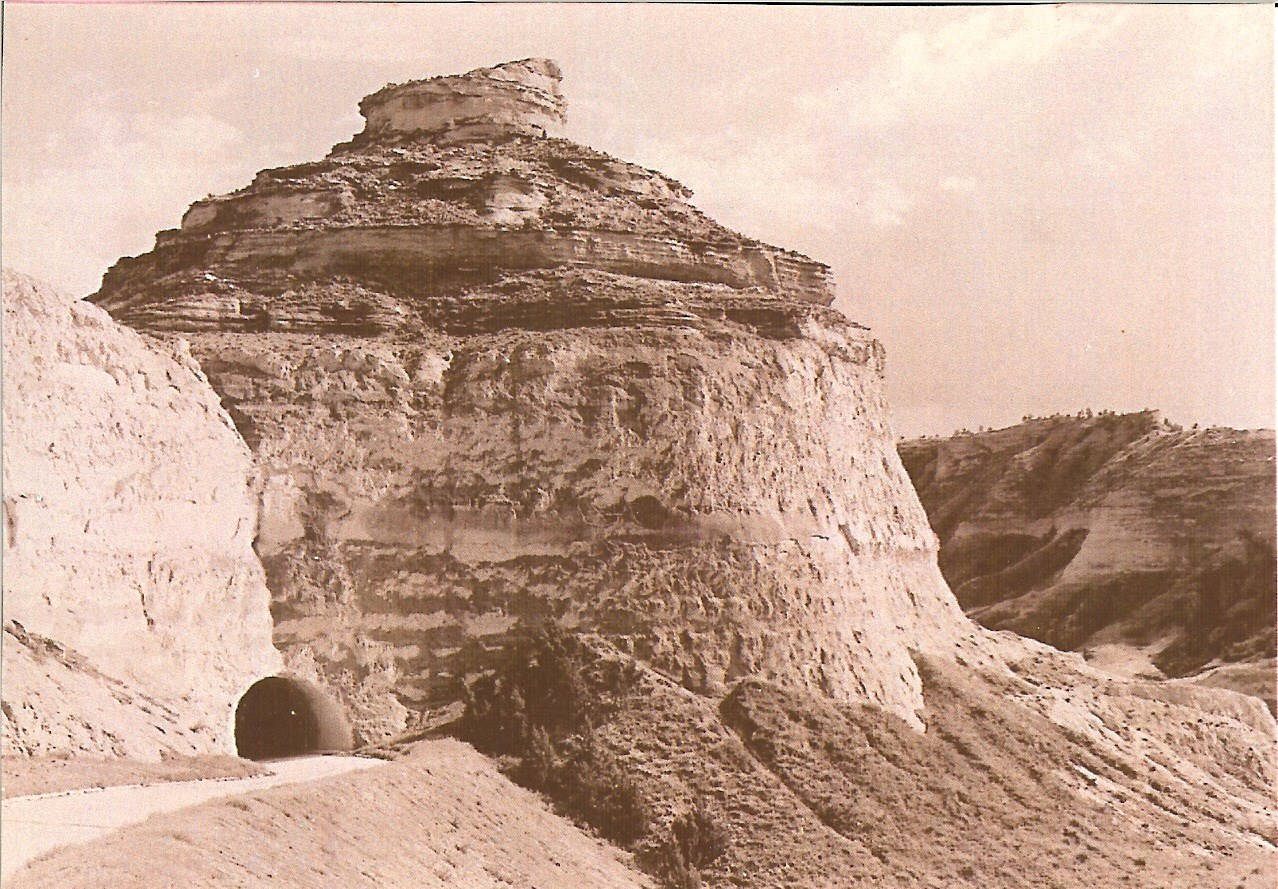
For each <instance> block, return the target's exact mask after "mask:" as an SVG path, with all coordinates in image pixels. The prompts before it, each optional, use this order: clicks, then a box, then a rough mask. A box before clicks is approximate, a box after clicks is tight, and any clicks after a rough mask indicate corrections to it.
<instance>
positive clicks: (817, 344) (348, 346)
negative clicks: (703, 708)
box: [92, 60, 975, 738]
mask: <svg viewBox="0 0 1278 889" xmlns="http://www.w3.org/2000/svg"><path fill="white" fill-rule="evenodd" d="M564 107H565V106H564V103H563V100H562V98H561V96H560V93H559V71H558V68H557V67H556V66H555V65H554V64H553V63H551V62H546V61H537V60H528V61H523V62H516V63H511V64H507V65H501V66H498V67H496V68H487V69H480V70H477V71H473V72H471V73H469V74H466V75H462V76H460V77H446V78H437V79H434V80H427V81H418V82H414V83H410V84H405V85H400V86H392V87H387V88H386V89H384V90H381V91H379V92H378V93H375V94H374V95H372V96H370V97H369V98H367V99H365V100H364V102H362V103H361V110H362V111H363V113H364V115H365V117H366V118H367V121H368V125H367V127H366V129H365V131H364V132H363V133H361V134H359V135H358V136H356V137H355V138H354V139H353V140H351V141H350V142H348V143H345V144H342V145H338V146H336V147H335V148H334V149H333V151H332V152H331V153H330V154H329V156H328V157H326V158H324V159H323V160H320V161H316V162H313V163H305V164H299V165H297V166H292V167H286V168H282V169H274V170H266V171H263V172H262V173H259V174H258V175H257V177H256V178H255V180H254V181H253V183H252V184H250V185H249V186H247V187H246V188H244V189H241V190H240V191H237V192H234V193H233V194H230V195H226V196H222V197H215V198H210V199H208V200H204V201H200V202H198V203H197V204H195V205H194V206H193V207H192V208H191V209H190V211H189V212H188V213H187V214H186V216H185V218H184V220H183V224H182V227H181V229H179V230H177V231H169V232H162V233H160V234H159V235H158V236H157V241H156V247H155V249H154V250H152V251H151V252H150V253H148V254H146V255H144V256H140V257H136V258H127V259H122V260H120V262H119V263H117V264H116V266H115V267H114V268H113V269H111V271H110V272H109V273H108V274H107V275H106V277H105V279H104V281H103V286H102V289H101V290H100V291H99V292H98V293H97V294H96V295H94V296H93V297H92V300H93V301H95V302H97V303H98V304H100V305H102V306H103V307H105V308H106V309H107V310H108V311H110V312H111V313H112V314H113V315H114V316H115V317H116V318H118V319H120V320H122V321H124V322H125V323H128V324H130V325H133V326H135V327H138V328H141V329H145V330H149V331H154V332H160V333H164V332H180V333H181V334H182V335H183V336H184V337H186V338H187V339H188V340H189V341H190V344H191V350H192V353H193V354H194V355H196V356H197V357H198V358H199V360H200V362H201V365H202V367H203V368H204V370H205V372H206V373H207V374H208V377H209V380H210V382H211V383H212V385H213V386H214V388H215V389H216V390H217V392H218V393H219V394H220V396H221V397H222V401H223V404H225V405H226V407H227V409H228V410H229V412H230V413H231V416H232V417H233V418H234V419H235V422H236V425H237V427H238V428H239V430H240V431H241V433H242V434H243V435H244V437H245V439H246V440H247V441H248V443H249V444H250V446H251V447H252V449H253V451H254V454H255V456H256V458H257V461H258V463H259V465H260V468H261V471H262V473H263V476H264V482H265V489H264V497H263V512H262V520H261V524H260V528H259V529H258V537H257V541H256V546H257V550H258V552H259V554H260V555H261V557H262V559H263V562H264V564H265V566H266V569H267V575H268V583H269V585H270V588H271V593H272V597H273V608H272V610H273V614H274V619H275V638H276V642H277V644H278V645H279V646H280V648H281V649H282V650H283V652H284V654H285V658H286V660H287V661H289V662H290V664H291V665H292V667H293V668H294V669H296V670H299V671H302V672H304V673H305V674H306V675H314V674H316V673H318V674H320V675H322V676H323V678H324V680H325V681H326V682H327V683H328V684H329V685H330V686H331V687H332V688H333V689H335V690H336V692H337V693H338V695H339V696H340V697H341V699H342V700H343V701H344V702H345V703H346V705H347V706H348V707H349V708H350V710H351V711H352V712H353V713H354V714H355V721H356V723H357V725H358V727H359V730H360V731H361V732H362V734H363V735H364V737H366V738H376V737H381V736H384V735H388V734H391V733H393V732H396V731H399V730H401V729H402V728H403V727H404V726H405V725H406V724H408V723H410V722H411V721H412V719H413V718H414V716H413V714H414V713H415V712H420V711H422V710H425V709H428V708H432V707H435V706H439V705H443V704H447V703H449V702H451V701H455V700H457V699H458V697H459V696H460V695H461V693H462V685H463V682H464V681H465V680H466V678H467V677H469V676H472V675H474V674H475V673H476V672H478V671H480V670H482V669H485V668H486V667H487V666H489V665H491V664H492V662H493V658H494V656H495V654H496V653H497V652H499V651H501V650H502V648H503V646H504V644H505V642H506V640H508V639H509V638H510V635H511V634H512V633H514V632H517V631H519V629H520V628H522V627H528V626H532V625H537V624H541V623H544V622H546V621H555V622H557V623H559V624H561V625H564V626H569V627H579V628H582V629H589V630H593V631H597V632H599V633H602V634H603V635H605V636H606V637H607V638H609V639H610V640H612V641H613V642H614V643H615V644H616V645H618V646H619V647H620V648H621V649H623V650H624V651H627V652H629V653H632V654H634V655H637V656H639V657H640V658H642V659H643V660H644V661H646V662H648V663H651V664H653V665H654V666H656V667H658V668H659V669H660V670H662V671H663V672H664V673H666V674H667V675H669V676H672V677H674V678H675V679H676V680H677V681H679V682H681V683H683V684H684V685H685V686H687V687H689V688H692V689H694V690H698V691H718V692H721V691H723V690H724V689H725V688H726V687H727V684H728V683H730V682H731V681H733V680H735V679H737V678H740V677H743V676H746V675H759V676H764V677H769V678H772V679H774V680H776V681H779V682H781V683H783V684H788V685H792V686H801V687H805V688H809V689H812V690H816V691H819V692H821V693H823V694H827V695H829V696H832V697H833V698H835V699H838V700H843V701H870V702H876V703H878V704H881V705H882V706H883V707H885V708H887V709H888V710H890V711H892V712H894V713H896V714H898V715H900V716H901V717H903V718H905V719H906V720H908V721H910V722H912V723H914V724H916V725H917V724H919V722H918V716H917V715H916V711H918V710H919V709H920V708H921V707H922V702H923V699H922V696H921V684H920V679H919V675H918V672H917V669H916V666H915V663H914V661H913V660H912V658H911V652H912V651H914V650H919V649H929V648H944V647H947V646H950V645H952V644H953V643H954V642H955V641H956V640H959V639H960V638H961V637H963V636H965V635H966V634H971V633H974V632H975V630H974V628H972V626H971V625H970V624H969V623H968V622H967V621H966V619H965V618H964V617H963V615H962V614H961V612H960V611H959V609H958V607H957V605H956V604H955V601H954V599H953V596H952V595H951V594H950V592H949V590H948V588H947V587H946V585H945V582H944V580H943V579H942V577H941V575H940V572H939V570H938V568H937V565H936V538H935V535H934V534H933V533H932V532H931V530H930V529H929V527H928V524H927V519H926V516H925V514H924V512H923V510H922V508H921V506H920V505H919V502H918V499H917V497H916V496H915V494H914V491H913V488H912V487H911V485H910V481H909V478H908V477H907V476H906V474H905V472H904V470H903V468H902V466H901V463H900V461H899V459H898V457H897V454H896V451H895V447H894V443H893V438H892V435H891V432H890V430H889V428H888V424H887V411H886V407H885V404H884V399H883V392H882V386H881V384H882V375H883V350H882V348H881V346H880V345H879V344H878V343H877V342H875V341H874V340H873V339H872V338H871V337H870V336H869V335H868V333H867V332H866V331H865V330H864V329H863V328H861V327H859V326H858V325H856V324H854V323H852V322H850V321H849V320H847V319H846V318H845V317H843V316H842V315H841V314H839V313H838V312H835V311H833V310H831V309H829V308H827V306H828V304H829V303H830V301H831V299H832V298H833V289H832V282H831V279H830V275H829V272H828V269H827V268H826V267H825V266H824V265H822V264H821V263H818V262H815V261H813V260H811V259H808V258H807V257H804V256H801V255H799V254H796V253H793V252H791V251H787V250H782V249H779V248H776V247H771V246H768V245H766V244H761V243H759V242H757V241H753V240H751V239H749V238H746V237H743V236H741V235H738V234H736V233H734V232H731V231H729V230H727V229H725V228H723V227H722V226H720V225H718V224H717V223H715V222H714V221H713V220H711V219H709V218H707V217H706V216H705V215H704V214H702V213H701V212H699V211H698V210H696V209H695V208H694V207H692V206H691V205H690V204H689V203H687V198H688V197H689V193H688V191H687V189H686V188H684V187H683V186H681V185H679V184H678V183H676V182H674V181H672V180H670V179H668V178H667V177H665V176H663V175H661V174H660V173H656V172H653V171H651V170H647V169H644V168H642V167H638V166H636V165H634V164H629V163H625V162H623V161H620V160H617V159H615V158H612V157H609V156H608V155H606V154H603V153H601V152H598V151H594V150H592V149H590V148H586V147H584V146H581V145H578V144H575V143H573V142H569V141H566V140H564V139H561V138H557V137H556V136H554V135H553V133H554V132H555V131H556V128H557V126H558V125H559V124H560V123H561V120H562V116H563V113H564Z"/></svg>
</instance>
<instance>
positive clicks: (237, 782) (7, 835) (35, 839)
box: [0, 756, 383, 880]
mask: <svg viewBox="0 0 1278 889" xmlns="http://www.w3.org/2000/svg"><path fill="white" fill-rule="evenodd" d="M382 764H383V761H382V760H377V759H366V758H363V757H358V756H305V757H298V758H296V759H287V760H278V761H275V762H271V763H266V764H265V766H266V768H267V769H268V770H269V771H270V772H271V774H267V775H262V776H260V777H254V778H235V779H217V778H215V779H207V780H201V781H180V782H171V783H165V784H152V785H149V786H142V785H124V786H119V787H108V788H105V789H100V788H91V789H85V790H73V791H65V792H62V793H54V794H44V795H41V796H26V797H16V798H13V799H6V800H5V801H4V803H3V815H2V816H0V820H2V821H3V832H2V833H0V879H6V880H7V879H8V877H9V875H10V874H12V873H13V872H14V871H16V870H17V869H18V868H20V867H22V866H23V865H24V864H26V863H27V862H28V861H30V860H31V859H33V858H35V857H36V856H38V855H41V854H43V853H44V852H47V851H49V850H51V849H54V848H57V847H59V846H68V845H74V844H78V843H84V842H88V841H89V840H92V839H96V838H97V837H100V836H104V835H105V834H108V833H111V832H112V831H114V830H118V829H119V828H121V827H126V826H128V825H130V824H137V823H139V822H141V821H144V820H146V819H147V818H148V817H150V816H151V815H154V814H158V813H161V812H172V811H173V810H175V809H181V808H185V807H187V806H193V805H196V804H197V803H202V802H206V801H208V800H211V799H217V798H219V797H224V796H230V795H232V794H237V793H245V792H248V791H252V790H263V789H265V788H267V787H275V786H277V785H281V784H296V783H298V782H300V781H311V780H314V779H317V778H325V777H328V776H330V775H338V774H341V773H343V772H349V771H353V770H355V769H364V768H368V767H370V766H378V765H382Z"/></svg>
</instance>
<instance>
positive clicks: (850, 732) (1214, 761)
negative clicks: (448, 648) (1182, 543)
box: [462, 634, 1278, 889]
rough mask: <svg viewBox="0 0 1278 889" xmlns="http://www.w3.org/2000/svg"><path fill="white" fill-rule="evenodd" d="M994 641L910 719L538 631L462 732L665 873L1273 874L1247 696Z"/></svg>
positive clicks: (1073, 877)
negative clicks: (708, 675)
mask: <svg viewBox="0 0 1278 889" xmlns="http://www.w3.org/2000/svg"><path fill="white" fill-rule="evenodd" d="M1005 641H1006V642H1007V643H1008V644H1009V647H1008V648H1007V649H1006V650H1005V651H1004V655H1005V656H1006V657H1007V663H1008V664H1010V665H1011V669H1010V670H1009V669H1006V668H1004V669H1001V670H987V669H983V668H978V667H976V666H975V665H973V664H971V663H964V662H962V661H961V660H954V659H945V658H922V659H921V660H920V663H919V667H920V672H921V674H922V676H923V679H924V699H925V702H926V708H927V709H926V713H925V714H923V715H924V719H925V721H926V723H927V730H926V732H920V731H918V730H917V729H916V728H914V727H912V726H911V725H910V724H908V723H907V722H905V721H904V720H902V719H900V718H898V717H896V716H894V715H892V714H891V713H888V712H885V711H883V710H882V709H880V708H877V707H874V706H868V705H858V704H846V703H842V702H838V701H834V700H831V699H829V698H828V697H824V696H821V695H819V694H811V693H809V692H806V691H803V690H801V689H794V688H783V687H780V686H777V685H774V684H771V683H768V682H764V681H760V680H745V681H743V682H742V683H740V684H738V685H737V686H736V687H735V688H734V689H733V690H732V691H731V692H730V693H729V694H728V695H727V696H726V697H724V698H721V699H720V698H709V697H705V696H701V695H697V694H695V693H693V692H690V691H688V690H687V689H684V688H681V687H679V686H678V685H676V684H675V683H673V682H671V681H669V680H668V679H666V678H665V677H662V676H660V675H659V674H657V673H654V672H653V671H651V670H649V669H647V668H646V667H644V666H643V665H642V664H640V663H637V662H635V661H634V660H632V659H630V658H627V657H625V656H622V655H619V654H617V653H616V652H615V651H614V650H610V649H609V648H608V647H607V646H606V645H602V646H601V645H599V644H598V643H594V644H591V643H587V642H583V641H581V640H580V639H574V638H570V637H563V636H558V635H555V634H551V635H549V636H546V637H544V638H543V639H542V640H540V641H537V642H535V643H533V644H531V645H530V646H529V647H527V648H524V649H516V650H515V651H514V653H513V655H512V661H511V664H510V665H509V666H508V667H507V669H506V670H504V671H502V672H500V673H499V674H498V675H497V676H496V677H494V678H493V679H492V680H489V681H486V682H484V683H480V684H479V685H477V686H476V689H475V694H474V697H473V698H472V700H471V702H470V704H469V708H468V712H467V718H466V720H465V721H464V722H463V729H462V730H463V731H464V732H465V733H466V734H467V735H468V736H469V737H471V738H473V739H474V741H475V743H476V744H478V745H479V746H480V747H481V749H486V750H489V751H491V752H493V753H494V754H497V755H502V756H508V757H512V759H509V760H507V762H508V763H510V773H511V774H512V775H513V776H514V777H516V778H517V779H518V780H520V781H523V782H524V783H526V784H528V785H530V786H533V787H537V788H539V789H541V790H543V791H544V792H545V793H547V794H548V795H549V796H550V797H551V798H552V799H554V800H555V801H556V804H557V805H558V806H560V808H561V810H562V811H564V812H566V813H568V814H571V815H572V816H573V817H577V818H580V819H582V820H583V821H585V822H586V823H589V824H591V825H593V826H594V827H595V828H597V829H599V830H601V831H604V832H605V833H606V834H607V835H609V836H610V837H612V838H613V839H614V840H616V841H617V842H620V843H622V844H624V845H626V846H627V847H628V848H631V849H632V850H634V851H635V852H636V855H637V861H638V862H639V864H640V866H642V867H644V868H646V869H647V870H649V871H650V872H651V873H653V874H655V875H657V876H658V877H659V878H661V879H662V880H663V882H664V883H665V884H666V885H669V886H688V885H695V883H696V881H697V880H698V879H699V880H700V881H701V882H702V883H703V884H704V885H707V886H715V887H720V886H722V887H727V886H736V887H778V889H779V887H793V886H811V887H816V886H856V885H865V886H876V887H895V886H901V887H906V886H909V887H914V886H936V887H949V886H963V885H970V886H983V887H1008V889H1012V887H1025V886H1035V887H1038V886H1041V887H1075V886H1082V885H1089V886H1097V887H1110V886H1123V885H1129V886H1145V887H1151V889H1152V887H1164V886H1202V887H1215V886H1219V887H1229V889H1234V887H1236V886H1239V885H1242V886H1247V887H1257V889H1259V887H1263V886H1268V885H1270V884H1272V882H1273V880H1274V877H1275V875H1276V871H1275V865H1276V864H1278V858H1276V857H1275V851H1276V850H1275V846H1274V841H1275V836H1274V826H1273V825H1274V820H1273V818H1274V805H1273V798H1272V796H1273V786H1274V778H1275V762H1274V741H1275V727H1274V723H1273V720H1272V719H1271V718H1270V716H1269V714H1268V713H1267V711H1265V709H1264V707H1263V706H1262V705H1261V704H1260V703H1259V702H1258V701H1255V700H1254V699H1250V698H1247V697H1244V696H1242V695H1234V694H1230V693H1227V692H1218V691H1216V692H1200V691H1197V690H1193V689H1187V688H1175V687H1172V686H1166V685H1159V684H1155V683H1124V682H1117V681H1114V680H1113V679H1109V678H1105V677H1104V676H1102V675H1100V674H1097V673H1094V672H1092V671H1090V670H1089V669H1088V668H1087V667H1086V666H1085V665H1083V664H1082V663H1081V661H1079V660H1078V659H1077V658H1076V657H1072V656H1066V655H1061V654H1060V653H1058V652H1054V651H1052V650H1051V649H1047V648H1045V647H1037V646H1033V645H1028V646H1027V645H1025V644H1024V643H1022V642H1020V641H1019V640H1015V639H1011V640H1005ZM989 644H990V645H991V646H993V647H997V646H999V645H1000V644H1003V642H1002V641H1001V640H1000V639H998V638H997V637H994V636H990V637H989ZM1018 652H1019V654H1018Z"/></svg>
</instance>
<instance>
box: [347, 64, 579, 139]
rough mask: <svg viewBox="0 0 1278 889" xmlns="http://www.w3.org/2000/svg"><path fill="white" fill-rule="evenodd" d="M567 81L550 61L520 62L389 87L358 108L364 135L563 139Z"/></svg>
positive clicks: (363, 102)
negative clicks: (507, 135) (563, 86)
mask: <svg viewBox="0 0 1278 889" xmlns="http://www.w3.org/2000/svg"><path fill="white" fill-rule="evenodd" d="M562 78H563V73H562V71H561V70H560V68H559V65H558V64H557V63H555V62H553V61H551V60H550V59H521V60H519V61H515V62H506V63H504V64H501V65H496V66H494V67H492V68H476V69H475V70H474V71H469V72H467V73H466V74H457V75H451V76H446V77H432V78H430V79H427V80H413V81H409V82H408V83H402V84H390V85H388V86H385V87H383V88H382V89H380V90H378V91H377V92H375V93H373V94H372V95H369V96H366V97H365V98H364V99H363V100H362V101H361V102H360V103H359V110H360V114H362V115H364V118H365V119H366V120H367V125H366V126H365V128H364V133H363V135H364V136H365V137H371V138H377V137H379V136H388V135H424V136H434V135H442V134H447V135H449V136H450V137H453V138H467V137H473V138H492V137H494V136H497V135H501V134H505V133H517V134H523V135H530V136H538V135H540V136H550V135H560V134H561V131H562V128H563V125H564V122H565V120H566V116H565V113H564V111H565V107H566V103H565V102H564V98H563V95H562V94H561V93H560V92H559V83H560V81H561V80H562Z"/></svg>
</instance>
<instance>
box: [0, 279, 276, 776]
mask: <svg viewBox="0 0 1278 889" xmlns="http://www.w3.org/2000/svg"><path fill="white" fill-rule="evenodd" d="M4 344H5V353H4V518H5V536H4V617H5V621H6V624H5V640H4V646H3V647H4V704H5V706H4V729H5V731H4V751H5V754H6V755H9V754H13V753H23V754H65V753H75V752H93V753H110V754H127V755H132V756H139V757H157V756H159V755H160V754H161V753H162V752H165V751H169V752H181V753H193V752H211V751H214V750H222V751H233V747H232V746H231V738H230V737H229V720H230V715H231V708H232V707H233V705H234V701H235V698H236V696H237V695H238V694H239V693H240V692H242V691H243V690H244V688H247V687H248V685H249V684H250V683H251V682H252V681H253V680H254V679H256V678H258V677H259V676H261V675H264V674H266V673H270V672H273V671H274V670H275V669H276V668H277V667H278V665H279V655H278V653H277V652H276V651H275V650H274V649H273V648H272V646H271V636H270V633H271V624H270V612H269V594H268V592H267V589H266V585H265V578H264V575H263V571H262V567H261V565H260V564H259V562H258V560H257V557H256V555H255V554H254V552H253V549H252V541H253V536H254V533H255V529H256V524H257V491H256V488H255V476H254V473H253V470H252V466H251V463H250V456H249V452H248V449H247V448H246V447H245V445H244V443H243V442H242V441H241V439H240V436H239V435H238V434H237V433H236V431H235V428H234V426H233V425H232V423H231V421H230V418H229V417H228V416H227V415H226V412H225V411H223V410H222V408H221V406H220V405H219V403H218V399H217V396H216V395H215V394H214V392H213V391H212V389H210V388H209V386H208V384H207V382H206V381H205V379H204V377H203V374H202V373H201V372H200V371H199V369H198V367H196V365H195V363H194V362H193V361H192V360H191V358H190V357H189V355H185V354H183V353H182V351H181V350H180V349H177V350H175V351H172V352H168V351H165V350H164V349H162V348H160V347H157V346H156V344H153V343H148V342H147V341H146V340H144V339H143V337H141V336H139V335H138V334H137V333H135V332H134V331H131V330H126V329H123V328H120V327H119V326H117V325H116V324H115V322H113V321H112V320H111V319H110V317H108V315H107V314H106V313H105V312H103V311H102V310H101V309H99V308H97V307H95V306H92V305H89V304H87V303H85V302H82V301H79V300H72V299H70V298H68V297H65V296H63V295H61V294H59V293H57V292H55V291H53V290H51V289H50V288H48V287H46V286H43V285H40V284H37V283H35V282H33V281H31V280H30V279H28V278H25V277H23V276H21V275H16V274H13V273H11V272H9V271H6V272H5V274H4Z"/></svg>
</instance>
